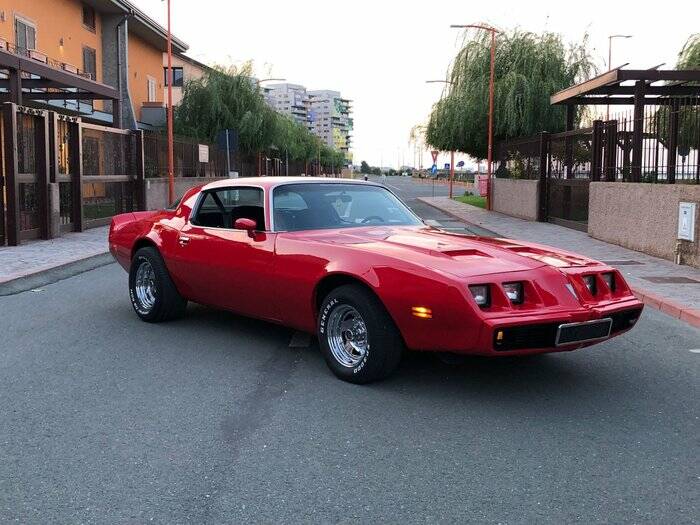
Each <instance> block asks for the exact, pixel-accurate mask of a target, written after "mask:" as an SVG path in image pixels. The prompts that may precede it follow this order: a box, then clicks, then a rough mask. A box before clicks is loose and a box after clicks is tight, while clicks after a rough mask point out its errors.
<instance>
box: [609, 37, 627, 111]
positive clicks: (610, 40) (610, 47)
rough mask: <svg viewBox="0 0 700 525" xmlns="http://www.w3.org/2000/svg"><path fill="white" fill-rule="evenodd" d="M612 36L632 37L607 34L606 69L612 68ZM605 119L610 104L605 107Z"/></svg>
mask: <svg viewBox="0 0 700 525" xmlns="http://www.w3.org/2000/svg"><path fill="white" fill-rule="evenodd" d="M613 38H632V35H609V36H608V71H610V70H612V41H613ZM605 120H606V121H607V120H610V104H608V105H607V107H606V109H605Z"/></svg>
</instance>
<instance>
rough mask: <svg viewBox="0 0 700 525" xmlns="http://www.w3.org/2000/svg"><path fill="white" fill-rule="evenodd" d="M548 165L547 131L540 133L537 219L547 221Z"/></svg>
mask: <svg viewBox="0 0 700 525" xmlns="http://www.w3.org/2000/svg"><path fill="white" fill-rule="evenodd" d="M548 167H549V133H547V132H546V131H543V132H542V133H540V186H539V192H538V200H539V202H538V204H537V220H538V221H540V222H547V215H548V213H549V210H548V202H547V199H548V187H547V186H548V177H547V173H548V171H549V170H548Z"/></svg>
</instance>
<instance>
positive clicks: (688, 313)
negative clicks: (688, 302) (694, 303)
mask: <svg viewBox="0 0 700 525" xmlns="http://www.w3.org/2000/svg"><path fill="white" fill-rule="evenodd" d="M630 288H631V289H632V293H633V294H634V295H635V297H637V299H639V300H640V301H642V302H643V303H644V304H645V305H647V306H649V307H650V308H655V309H656V310H659V311H661V312H663V313H665V314H666V315H670V316H671V317H675V318H676V319H679V320H681V321H683V322H685V323H688V324H689V325H691V326H694V327H696V328H700V310H697V309H694V308H686V307H685V306H683V305H682V304H679V303H677V302H675V301H671V300H670V299H666V298H665V297H662V296H660V295H657V294H655V293H652V292H649V291H647V290H644V289H643V288H638V287H636V286H630Z"/></svg>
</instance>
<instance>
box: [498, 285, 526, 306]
mask: <svg viewBox="0 0 700 525" xmlns="http://www.w3.org/2000/svg"><path fill="white" fill-rule="evenodd" d="M503 291H504V292H505V293H506V295H507V296H508V299H510V302H511V303H513V304H520V303H522V302H523V283H503Z"/></svg>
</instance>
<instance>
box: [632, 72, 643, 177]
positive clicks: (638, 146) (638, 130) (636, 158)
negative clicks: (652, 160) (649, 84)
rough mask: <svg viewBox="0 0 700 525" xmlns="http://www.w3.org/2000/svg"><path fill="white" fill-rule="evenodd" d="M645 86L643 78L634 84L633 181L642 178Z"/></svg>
mask: <svg viewBox="0 0 700 525" xmlns="http://www.w3.org/2000/svg"><path fill="white" fill-rule="evenodd" d="M644 86H645V82H644V81H643V80H637V82H636V83H635V85H634V118H633V122H634V128H633V129H632V177H631V178H632V182H640V181H641V180H642V154H643V140H644Z"/></svg>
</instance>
